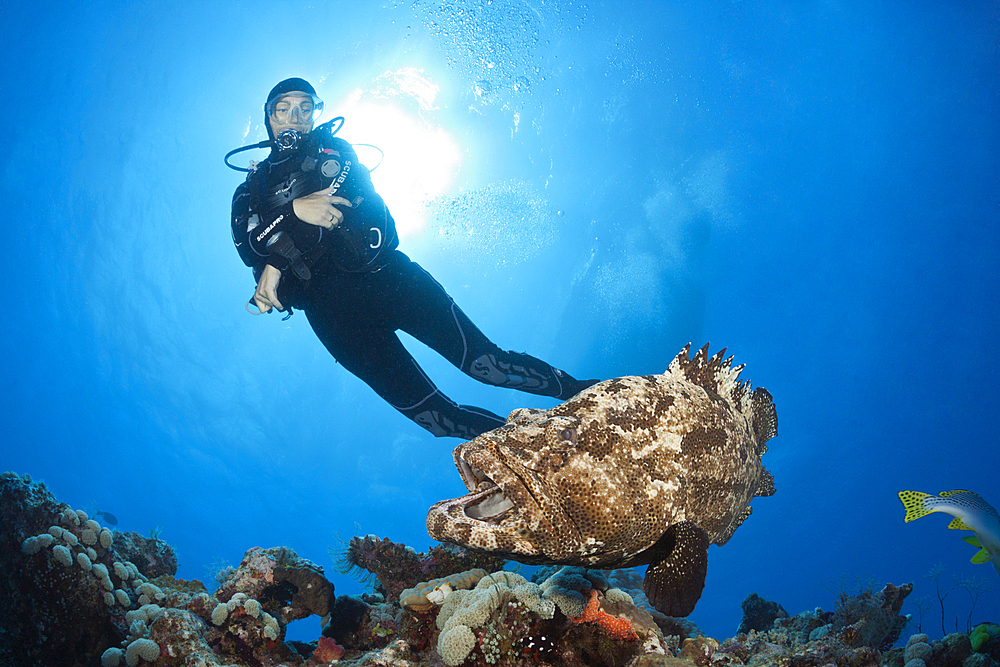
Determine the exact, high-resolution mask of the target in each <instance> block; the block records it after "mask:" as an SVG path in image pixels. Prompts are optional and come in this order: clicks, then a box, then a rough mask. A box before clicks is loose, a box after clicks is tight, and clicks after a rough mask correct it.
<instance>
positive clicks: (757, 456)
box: [427, 344, 778, 616]
mask: <svg viewBox="0 0 1000 667" xmlns="http://www.w3.org/2000/svg"><path fill="white" fill-rule="evenodd" d="M690 348H691V346H690V344H688V345H687V346H686V347H685V348H684V349H683V350H681V352H680V354H678V355H677V357H676V358H675V359H674V360H673V361H672V362H671V363H670V366H669V368H668V369H667V371H666V372H665V373H663V374H662V375H644V376H629V377H618V378H613V379H610V380H605V381H603V382H599V383H597V384H595V385H593V386H591V387H589V388H587V389H584V390H583V391H581V392H580V393H579V394H577V395H576V396H574V397H573V398H571V399H569V400H568V401H566V402H564V403H561V404H560V405H557V406H555V407H553V408H551V409H548V410H539V409H529V408H522V409H518V410H514V411H513V412H512V413H511V414H510V416H509V417H508V418H507V423H506V424H504V425H503V426H501V427H499V428H497V429H494V430H492V431H489V432H487V433H484V434H482V435H480V436H478V437H476V438H475V439H473V440H470V441H469V442H467V443H464V444H462V445H459V446H458V447H456V448H455V451H454V458H455V465H456V467H457V468H458V472H459V474H460V475H461V478H462V481H463V482H464V483H465V486H466V487H467V488H468V491H469V493H468V494H467V495H464V496H461V497H460V498H455V499H452V500H442V501H441V502H438V503H436V504H435V505H434V506H433V507H431V509H430V511H429V512H428V514H427V532H428V533H429V534H430V536H431V537H432V538H434V539H436V540H439V541H441V542H450V543H454V544H457V545H460V546H462V547H466V548H468V549H471V550H474V551H480V552H486V553H492V554H496V555H500V556H503V557H505V558H507V559H509V560H515V561H519V562H521V563H526V564H566V565H578V566H582V567H586V568H592V569H610V568H622V567H633V566H637V565H649V567H648V568H647V570H646V575H645V580H644V589H645V593H646V596H647V598H648V599H649V601H650V603H651V604H652V605H653V606H654V607H655V608H656V609H657V610H659V611H660V612H662V613H664V614H667V615H668V616H687V615H688V614H690V613H691V612H692V611H693V610H694V607H695V605H696V604H697V602H698V599H699V598H700V597H701V593H702V590H703V589H704V586H705V575H706V573H707V571H708V546H709V544H716V545H719V546H722V545H724V544H725V543H726V542H728V541H729V538H731V537H732V536H733V532H734V531H735V530H736V529H737V528H738V527H739V526H740V524H742V523H743V521H744V520H745V519H746V518H747V517H748V516H750V512H751V508H750V501H751V500H753V498H754V497H757V496H770V495H773V494H774V480H773V478H772V477H771V474H770V473H769V472H768V471H767V470H765V469H764V467H763V466H762V465H761V456H762V455H763V454H764V453H765V452H766V451H767V441H768V440H769V439H770V438H772V437H773V436H775V435H777V427H778V417H777V412H776V411H775V408H774V404H773V402H772V399H771V394H770V393H768V391H767V390H766V389H763V388H761V387H757V388H755V389H753V390H751V388H750V385H749V383H748V382H746V381H740V380H739V375H740V372H741V371H742V370H743V366H742V365H740V366H735V367H734V366H733V365H732V357H730V358H728V359H725V360H724V359H723V356H724V354H725V349H723V350H721V351H720V352H718V353H716V354H715V355H714V356H712V357H711V358H709V356H708V345H705V346H704V347H702V348H701V349H700V350H698V352H697V353H695V355H694V357H693V358H692V357H691V356H690Z"/></svg>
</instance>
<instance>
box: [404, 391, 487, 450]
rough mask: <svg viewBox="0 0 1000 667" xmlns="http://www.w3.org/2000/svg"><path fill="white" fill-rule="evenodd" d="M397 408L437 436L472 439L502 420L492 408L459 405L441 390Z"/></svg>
mask: <svg viewBox="0 0 1000 667" xmlns="http://www.w3.org/2000/svg"><path fill="white" fill-rule="evenodd" d="M397 409H398V410H399V411H400V412H401V413H403V414H404V415H405V416H406V417H408V418H409V419H411V420H413V421H414V422H416V423H417V424H418V425H420V426H422V427H423V428H425V429H427V430H428V431H430V433H431V434H432V435H434V437H437V438H462V439H463V440H472V439H473V438H475V437H476V436H477V435H481V434H483V433H485V432H487V431H491V430H493V429H495V428H499V427H500V426H503V425H504V423H505V422H504V420H503V418H502V417H500V416H498V415H495V414H493V413H492V412H488V411H486V410H482V409H479V408H473V407H470V406H467V405H458V404H457V403H454V402H452V401H450V400H448V399H447V398H445V397H443V396H441V394H433V395H432V396H429V397H428V398H427V399H426V400H424V401H421V402H420V403H419V404H417V405H416V406H414V407H411V408H397Z"/></svg>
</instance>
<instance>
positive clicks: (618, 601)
mask: <svg viewBox="0 0 1000 667" xmlns="http://www.w3.org/2000/svg"><path fill="white" fill-rule="evenodd" d="M352 543H354V544H355V547H356V551H355V555H353V556H351V558H353V559H355V561H356V565H361V563H362V562H364V563H365V565H364V567H366V568H368V567H370V568H372V569H370V570H369V571H370V572H372V573H373V574H375V575H377V576H378V577H379V586H380V588H381V589H382V590H383V591H385V595H384V596H383V595H377V594H376V595H369V594H366V595H362V596H340V597H335V596H334V588H333V584H332V583H330V582H329V581H328V580H327V579H326V577H325V576H324V574H323V570H322V569H321V568H320V567H319V566H317V565H316V564H314V563H312V562H310V561H308V560H305V559H303V558H301V557H299V556H298V555H297V554H296V553H295V552H294V551H293V550H292V549H290V548H288V547H276V548H270V549H266V548H261V547H253V548H251V549H248V550H247V551H246V553H245V554H244V556H243V559H242V561H241V563H240V566H239V567H238V568H234V569H229V570H226V571H225V573H224V576H222V577H221V581H220V582H219V583H220V586H219V588H218V590H216V591H215V592H214V593H210V592H209V591H208V590H206V588H205V586H204V585H203V584H202V583H201V582H198V581H184V580H181V579H177V578H176V577H175V576H174V572H175V570H174V568H173V567H171V565H170V564H171V563H173V562H176V561H175V560H174V556H173V550H172V549H170V548H169V545H167V544H166V543H165V542H162V541H161V540H159V539H157V538H155V537H149V538H146V537H142V536H141V535H138V534H136V533H130V534H127V535H123V534H122V533H112V532H111V531H110V530H108V529H106V528H102V527H101V526H100V525H99V524H97V523H96V522H95V521H93V520H92V519H90V518H89V517H88V516H87V514H86V513H85V512H81V511H75V510H73V509H71V508H70V507H68V506H67V505H65V504H63V503H59V502H58V501H56V499H55V498H54V497H53V495H52V494H51V493H50V492H49V491H48V490H47V489H46V488H45V486H44V485H43V484H38V483H35V482H32V481H31V480H30V479H29V478H28V477H26V476H25V477H20V476H18V475H16V474H14V473H5V474H3V475H2V476H0V568H3V571H4V572H5V573H6V575H7V576H6V577H4V578H3V579H2V580H0V618H2V619H3V620H4V623H3V627H2V632H0V664H2V665H4V666H5V667H6V666H8V665H10V666H11V667H28V666H31V667H34V666H36V665H44V666H45V667H63V666H66V667H97V665H101V666H102V667H122V666H126V667H151V666H155V667H182V666H183V667H188V666H192V667H193V666H198V667H223V666H225V667H329V666H330V665H335V664H340V663H342V664H345V665H352V666H357V667H362V666H363V667H390V666H392V667H409V666H412V667H417V666H418V665H420V666H433V667H442V666H444V665H449V666H451V665H467V666H469V667H486V666H488V665H507V666H512V667H544V666H546V665H559V666H565V667H584V666H586V667H626V666H628V667H646V666H661V665H662V666H667V667H696V666H718V667H724V666H728V665H732V666H740V667H763V666H765V665H782V666H787V667H829V666H831V665H836V666H846V667H882V666H885V667H1000V662H998V661H997V657H998V653H1000V627H998V626H997V625H995V624H982V625H979V626H977V627H976V628H975V630H973V631H972V632H971V633H970V634H968V635H966V634H962V633H955V634H951V635H948V636H946V637H943V638H942V639H940V640H936V641H932V640H931V639H929V638H928V636H927V635H923V634H917V635H913V636H912V637H909V640H908V641H907V642H906V645H905V646H902V647H895V648H890V646H891V645H892V644H893V643H894V642H895V639H896V637H898V635H899V632H900V629H901V627H902V625H901V619H902V622H904V623H905V620H906V618H905V617H902V616H900V615H899V611H900V607H901V605H902V603H903V600H904V598H905V597H906V596H907V595H908V594H909V592H910V588H909V586H908V585H907V586H900V587H897V586H893V585H891V584H887V585H886V586H885V587H884V588H882V589H881V590H879V591H877V592H875V591H874V590H873V589H872V588H870V587H869V588H865V589H863V590H861V591H860V592H858V593H856V594H846V593H842V594H841V595H840V596H839V597H838V600H837V607H836V610H835V611H832V612H824V611H823V610H821V609H816V610H813V611H809V612H804V613H801V614H799V615H797V616H793V617H788V616H787V614H785V613H784V610H783V609H781V608H780V607H778V606H777V605H775V604H773V603H768V602H766V601H763V600H760V598H758V597H757V596H753V595H752V596H750V597H748V598H747V600H746V601H744V605H743V608H744V625H745V626H747V627H750V626H757V629H749V631H747V632H740V633H739V634H737V635H736V637H733V638H731V639H726V640H724V641H721V642H720V641H718V640H716V639H713V638H710V637H705V636H703V635H701V633H699V632H697V628H696V627H695V626H693V625H691V624H689V623H686V622H684V621H678V620H677V619H670V618H668V617H665V616H663V615H662V614H656V613H655V612H654V611H653V610H651V609H650V608H648V606H647V602H646V601H645V598H644V596H643V595H642V591H641V585H642V580H641V577H639V576H638V575H637V573H635V572H633V571H627V570H616V571H611V572H601V571H593V570H585V569H583V568H579V567H564V566H553V567H547V568H541V569H539V570H538V571H537V572H536V573H535V575H534V577H533V581H528V580H526V579H525V578H524V577H523V576H522V575H521V574H519V573H517V572H512V571H505V570H501V569H497V568H493V572H492V574H487V573H486V571H485V570H474V569H473V570H471V571H470V568H468V567H462V566H465V565H468V564H469V563H472V564H480V563H481V562H482V561H479V560H477V557H476V556H475V555H473V554H464V553H462V552H458V551H455V550H451V549H447V548H444V547H436V548H434V549H431V550H430V551H429V553H428V554H427V555H423V554H417V553H416V552H415V551H413V550H412V549H407V548H406V547H405V546H403V545H400V544H395V543H392V542H390V541H388V540H378V539H376V538H360V539H359V538H355V540H352ZM362 556H363V557H362ZM375 556H378V558H375ZM407 563H408V564H409V565H411V566H412V569H411V570H410V571H409V572H404V571H403V570H402V569H401V568H402V565H403V564H407ZM450 569H451V570H454V571H453V572H448V571H447V570H450ZM428 572H429V573H432V574H440V575H441V576H438V577H428V576H426V574H427V573H428ZM151 575H156V576H151ZM418 579H422V580H423V583H422V584H418V583H417V580H418ZM407 581H408V582H409V585H410V588H409V590H407V589H406V588H400V586H401V585H402V584H403V583H404V582H407ZM312 614H316V615H318V616H320V617H321V618H322V619H323V624H324V627H323V631H322V634H321V636H319V637H317V639H316V640H315V641H313V642H310V643H303V642H298V641H286V637H285V632H286V627H287V625H288V623H289V622H291V621H293V620H295V619H299V618H304V617H306V616H309V615H312Z"/></svg>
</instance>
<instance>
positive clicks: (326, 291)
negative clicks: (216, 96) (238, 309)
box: [232, 126, 594, 439]
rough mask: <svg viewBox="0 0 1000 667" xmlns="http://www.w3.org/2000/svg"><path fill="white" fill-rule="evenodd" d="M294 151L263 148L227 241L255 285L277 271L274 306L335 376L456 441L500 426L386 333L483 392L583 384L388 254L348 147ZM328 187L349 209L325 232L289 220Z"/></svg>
mask: <svg viewBox="0 0 1000 667" xmlns="http://www.w3.org/2000/svg"><path fill="white" fill-rule="evenodd" d="M303 144H305V145H304V146H301V147H300V148H299V149H298V150H288V151H283V152H278V151H277V150H272V152H271V155H269V156H268V158H267V159H266V160H264V161H263V162H261V163H260V164H259V165H257V168H256V170H254V171H252V172H251V173H250V174H249V176H248V177H247V180H246V182H245V183H243V184H242V185H240V186H239V188H237V189H236V194H235V195H234V196H233V217H232V231H233V240H234V242H235V243H236V247H237V250H239V253H240V257H241V258H242V259H243V261H244V263H246V264H247V266H250V267H252V268H253V272H254V278H255V279H256V280H258V281H259V279H260V275H261V272H262V271H263V269H264V266H265V265H267V264H271V265H272V266H274V267H275V268H277V269H279V270H281V282H280V283H279V286H278V298H279V299H280V300H281V302H282V304H283V305H285V306H286V307H287V306H292V307H295V308H299V309H301V310H303V311H304V312H305V314H306V317H307V318H308V319H309V323H310V324H311V325H312V328H313V331H315V332H316V335H317V336H318V337H319V339H320V340H321V341H322V342H323V344H324V345H325V346H326V349H327V350H329V351H330V354H332V355H333V357H334V358H335V359H336V360H337V361H338V362H340V363H341V364H342V365H343V366H344V367H345V368H346V369H347V370H349V371H350V372H351V373H353V374H354V375H356V376H358V377H359V378H361V379H362V380H364V381H365V382H366V383H368V385H369V386H370V387H371V388H372V389H374V390H375V391H376V392H377V393H378V394H379V396H381V397H382V398H383V399H385V400H386V401H387V402H388V403H389V404H390V405H392V406H393V407H394V408H396V409H397V410H399V411H400V412H402V413H403V414H404V415H406V416H407V417H409V418H410V419H412V420H413V421H415V422H417V423H418V424H419V425H421V426H423V427H424V428H426V429H427V430H428V431H430V432H431V433H433V434H434V435H436V436H453V437H458V438H465V439H469V438H472V437H475V436H476V435H479V434H480V433H483V432H485V431H488V430H490V429H493V428H496V427H498V426H501V425H502V424H503V423H504V419H503V418H501V417H500V416H498V415H495V414H493V413H492V412H489V411H488V410H484V409H482V408H477V407H472V406H467V405H457V404H456V403H454V402H453V401H451V400H450V399H449V398H448V397H446V396H445V395H443V394H442V393H441V392H440V391H438V389H437V387H435V386H434V383H433V382H431V380H430V378H428V377H427V375H426V374H425V373H424V372H423V370H422V369H421V368H420V366H418V365H417V362H416V361H415V360H414V359H413V357H412V356H411V355H410V353H409V352H407V351H406V348H405V347H403V344H402V342H401V341H400V340H399V337H398V336H397V335H396V331H400V330H401V331H405V332H406V333H408V334H410V335H411V336H413V337H414V338H416V339H417V340H419V341H421V342H423V343H425V344H426V345H428V346H429V347H431V348H432V349H434V350H436V351H437V352H438V353H440V354H441V355H442V356H443V357H444V358H446V359H447V360H448V361H450V362H451V363H452V364H454V365H455V366H456V367H458V368H459V369H461V370H462V372H464V373H466V374H467V375H469V376H471V377H473V378H475V379H477V380H479V381H480V382H485V383H487V384H492V385H496V386H500V387H510V388H513V389H518V390H521V391H526V392H529V393H533V394H540V395H543V396H552V397H555V398H559V399H566V398H569V397H571V396H573V395H574V394H576V393H577V392H578V391H580V390H582V389H584V388H586V387H587V386H590V385H591V384H593V382H594V381H579V380H576V379H574V378H572V377H570V376H569V375H568V374H566V373H565V372H563V371H560V370H558V369H555V368H553V367H552V366H550V365H549V364H547V363H545V362H544V361H542V360H540V359H536V358H535V357H532V356H530V355H527V354H519V353H515V352H509V351H503V350H501V349H500V348H498V347H497V346H496V345H494V344H493V343H492V342H491V341H490V340H489V339H488V338H486V336H485V335H483V333H482V332H481V331H480V330H479V329H478V328H477V327H476V326H475V325H474V324H473V323H472V321H471V320H470V319H469V318H468V317H467V316H466V315H465V313H463V312H462V310H461V309H460V308H459V307H458V306H457V305H456V304H455V302H454V301H453V300H452V298H451V297H450V296H448V294H447V292H445V290H444V288H443V287H441V285H440V284H438V282H437V281H435V280H434V278H433V277H432V276H431V275H430V274H429V273H428V272H427V271H425V270H424V269H422V268H421V267H420V266H419V265H418V264H417V263H416V262H413V261H411V260H410V259H409V258H408V257H407V256H406V255H404V254H403V253H401V252H399V251H398V250H397V249H396V248H397V246H398V239H397V237H396V228H395V222H394V221H393V219H392V216H391V215H390V214H389V211H388V209H387V208H386V206H385V204H384V203H383V201H382V198H381V197H380V196H379V195H378V193H376V192H375V188H374V186H373V185H372V182H371V178H370V176H369V172H368V169H366V168H365V166H364V165H362V164H361V163H360V162H358V158H357V154H356V153H355V152H354V149H353V148H352V147H351V145H350V144H349V143H347V142H346V141H344V140H343V139H340V138H338V137H335V136H333V135H332V133H331V132H330V131H329V130H327V129H325V128H324V127H323V126H320V127H319V128H316V130H314V131H313V132H312V133H310V134H309V135H308V137H306V138H304V139H303ZM331 183H333V184H336V186H337V187H336V189H335V192H334V194H335V195H337V196H341V197H344V198H345V199H348V200H349V201H351V202H352V203H353V206H352V207H349V208H348V207H340V208H341V210H343V212H344V221H343V222H342V223H341V224H340V225H338V226H337V227H334V228H333V229H332V230H325V229H323V228H322V227H318V226H315V225H310V224H307V223H305V222H302V221H301V220H299V219H298V218H296V217H295V213H294V211H293V210H292V200H294V199H296V198H298V197H302V196H305V195H308V194H311V193H313V192H316V191H318V190H322V189H323V188H326V187H328V186H329V185H330V184H331ZM279 233H280V235H279ZM276 238H277V240H276V241H275V240H274V239H276ZM289 240H291V242H292V244H293V245H294V248H290V246H291V245H292V244H289V243H288V242H289ZM269 242H271V245H268V244H269ZM277 248H281V250H280V253H279V251H278V250H276V249H277Z"/></svg>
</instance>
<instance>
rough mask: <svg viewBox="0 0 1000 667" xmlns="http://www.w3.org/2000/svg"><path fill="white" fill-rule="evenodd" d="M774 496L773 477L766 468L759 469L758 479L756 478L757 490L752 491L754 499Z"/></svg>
mask: <svg viewBox="0 0 1000 667" xmlns="http://www.w3.org/2000/svg"><path fill="white" fill-rule="evenodd" d="M774 494H775V489H774V475H772V474H771V471H770V470H768V469H767V468H761V469H760V477H758V478H757V488H756V490H754V493H753V497H754V498H767V497H769V496H773V495H774Z"/></svg>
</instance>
